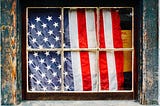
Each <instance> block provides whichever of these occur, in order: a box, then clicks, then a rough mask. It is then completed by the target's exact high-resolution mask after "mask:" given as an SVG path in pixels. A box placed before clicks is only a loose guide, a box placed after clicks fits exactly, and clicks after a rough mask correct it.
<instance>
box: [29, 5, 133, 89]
mask: <svg viewBox="0 0 160 106" xmlns="http://www.w3.org/2000/svg"><path fill="white" fill-rule="evenodd" d="M125 9H126V10H127V9H128V10H129V11H130V14H128V13H127V15H131V17H130V18H131V19H130V20H132V23H133V19H132V18H133V8H114V9H111V8H78V9H75V8H74V9H70V8H27V16H28V20H27V26H28V27H27V29H26V30H27V42H28V43H27V51H26V52H27V60H28V62H27V70H28V71H27V81H28V82H27V91H28V92H55V91H56V92H65V91H70V92H75V91H77V92H83V91H89V92H95V91H96V92H101V91H106V92H108V91H109V92H112V91H117V92H119V91H123V90H129V91H132V90H133V62H134V61H133V60H134V58H133V57H134V47H133V24H131V25H132V26H128V27H129V30H131V32H132V38H131V42H132V45H131V46H128V47H123V45H121V46H120V47H113V45H114V44H113V43H114V42H113V41H112V42H110V41H111V39H113V38H110V39H109V40H108V39H107V40H108V41H107V42H109V43H108V45H110V44H112V45H111V46H108V45H107V46H106V47H105V46H104V45H103V43H104V42H102V40H101V37H102V36H101V35H102V34H101V33H102V32H103V31H102V30H103V28H102V25H101V21H102V18H101V17H102V16H103V15H104V14H109V12H110V11H111V10H112V11H114V12H115V13H116V14H117V11H119V12H121V10H122V12H123V10H125ZM67 11H70V12H68V13H70V15H69V16H70V17H71V19H72V18H73V19H72V20H71V19H70V22H71V25H72V26H71V25H70V24H67V21H68V20H69V19H68V18H66V17H65V16H66V15H68V13H67ZM76 11H80V12H78V13H76ZM86 11H89V12H86ZM102 11H106V12H104V14H103V12H102ZM48 12H49V13H50V14H52V16H49V15H47V14H48ZM85 13H86V14H85ZM36 14H41V15H42V16H44V17H45V18H40V17H42V16H41V15H40V16H39V17H38V16H37V15H36ZM45 14H46V15H45ZM75 14H77V15H75ZM32 15H33V17H34V19H31V18H30V16H32ZM72 15H73V16H72ZM78 15H80V17H81V18H82V19H85V18H86V19H87V16H88V21H89V24H88V26H87V25H86V26H85V27H87V28H88V30H89V31H88V32H84V33H87V34H88V35H87V36H86V35H85V34H81V31H79V32H78V29H76V27H74V26H75V24H76V21H75V22H73V21H74V20H75V19H78V18H75V16H78ZM84 15H86V16H84ZM54 16H55V17H56V18H57V19H58V20H57V19H56V18H53V17H54ZM104 16H106V17H107V15H104ZM33 17H32V18H33ZM51 17H52V18H51ZM108 17H109V16H108ZM39 18H40V19H39ZM30 19H31V20H32V21H34V22H32V21H30ZM52 19H56V21H55V20H54V22H53V23H50V24H51V25H47V27H49V28H48V29H47V31H44V32H43V33H42V32H40V31H38V30H34V31H32V30H33V29H34V27H35V26H36V27H37V26H39V27H40V28H39V29H42V30H43V29H44V28H46V25H45V23H47V22H46V21H51V20H52ZM107 20H108V18H107V19H106V20H105V21H107ZM42 21H43V23H39V22H42ZM88 21H87V22H88ZM108 22H110V21H108ZM33 23H35V26H34V25H33ZM106 23H107V22H106ZM38 24H40V25H38ZM80 24H81V25H80ZM84 24H86V22H84V23H83V22H82V21H81V19H80V20H79V26H80V27H81V30H82V31H84V29H86V28H84V26H83V25H84ZM111 24H112V23H111ZM119 24H120V23H119ZM69 25H70V27H71V28H72V29H71V28H70V27H69ZM103 27H104V26H103ZM105 27H107V26H105ZM67 28H70V29H67ZM109 28H110V27H109ZM73 29H74V30H73ZM31 32H32V33H31ZM63 32H64V33H63ZM75 32H77V33H80V34H81V36H78V34H75ZM68 33H71V34H70V35H72V36H71V37H68V35H69V34H68ZM106 33H107V32H106ZM109 33H111V32H109ZM118 33H119V32H118ZM42 34H43V35H44V36H43V35H42ZM30 35H31V36H30ZM41 35H42V36H41ZM50 35H51V36H50ZM52 35H53V36H52ZM75 35H77V38H75ZM90 35H92V36H90ZM93 35H94V36H93ZM35 36H38V37H37V40H35V39H34V37H35ZM46 36H47V37H48V39H47V37H46ZM85 37H86V39H87V37H90V38H88V39H87V40H91V44H90V46H89V45H88V42H89V41H85V39H84V38H85ZM109 37H111V36H109ZM68 38H70V39H68ZM78 38H79V39H81V41H82V42H81V43H82V45H81V46H80V43H79V44H77V43H78V41H76V40H77V39H78ZM117 39H118V38H117ZM71 40H72V41H71ZM54 41H55V42H54ZM36 42H38V43H40V44H38V45H37V44H35V43H36ZM44 42H45V43H44ZM46 42H47V43H46ZM84 42H85V43H84ZM119 42H122V41H119ZM119 42H118V43H119ZM52 43H54V44H52ZM72 43H74V44H72ZM30 44H31V45H32V46H30ZM123 44H124V43H123ZM42 45H43V46H42ZM124 51H125V52H129V53H130V55H131V56H130V57H129V58H128V59H129V60H131V61H130V62H131V70H130V71H131V76H132V77H131V78H132V80H129V81H132V82H131V83H132V87H131V88H126V89H125V88H124V89H122V88H121V86H122V84H123V82H122V84H120V86H115V84H116V83H117V80H116V79H115V80H113V79H112V78H116V77H115V76H114V75H116V72H115V71H114V70H116V66H114V68H113V64H112V63H113V61H114V63H115V59H114V57H113V56H114V55H117V57H118V58H120V57H121V58H122V56H120V57H119V55H123V52H124ZM36 53H37V54H38V58H37V59H35V60H36V61H39V62H34V65H35V64H37V65H35V66H33V63H32V61H31V60H32V58H36V57H37V55H34V54H36ZM48 54H49V55H48ZM71 54H72V56H73V57H72V58H70V59H68V58H66V57H65V56H68V55H69V56H70V55H71ZM78 55H80V56H82V57H83V56H91V57H90V58H88V57H87V58H84V59H83V58H82V61H84V62H85V61H87V60H86V59H88V63H87V64H89V63H90V64H89V65H91V64H92V65H91V66H90V67H88V65H84V67H86V68H89V69H91V68H93V72H92V73H94V74H90V73H91V71H88V74H90V77H92V75H93V76H94V77H93V79H92V78H89V79H91V80H94V81H92V82H91V80H90V81H88V79H85V78H86V77H84V83H86V85H87V86H88V88H87V87H86V88H84V86H83V85H81V87H80V88H77V90H74V89H73V88H74V86H73V85H77V87H79V86H80V84H82V83H80V82H78V81H82V80H83V79H82V78H81V77H82V76H80V74H82V73H80V72H79V74H78V75H77V76H75V78H77V79H78V77H79V78H81V80H78V81H77V82H76V83H74V84H73V82H71V83H70V84H69V85H70V86H68V85H67V84H68V83H69V82H68V81H70V79H71V78H72V77H73V73H70V74H69V76H70V77H66V76H67V75H68V73H69V72H70V70H69V68H68V69H67V67H69V63H68V62H67V61H69V62H71V61H72V63H73V64H74V65H77V63H78V62H80V61H79V60H78V58H77V56H78ZM103 55H107V57H108V58H110V60H112V62H109V61H108V63H109V64H110V65H109V67H110V70H113V71H114V75H113V72H110V73H109V74H110V75H111V76H112V77H111V78H110V83H112V87H110V88H109V87H106V86H109V85H107V84H106V85H104V84H105V83H104V84H103V83H102V82H100V80H101V78H102V77H103V76H105V75H101V76H100V74H101V73H100V72H101V71H100V70H101V69H100V66H101V65H102V63H100V61H101V60H104V59H103V58H104V57H103ZM47 56H49V57H47ZM101 56H102V57H101ZM30 57H32V58H31V59H30ZM47 58H48V59H50V61H49V60H48V59H47ZM55 58H56V59H55ZM57 58H58V59H57ZM79 59H80V58H79ZM89 59H92V60H89ZM44 60H46V61H47V63H48V64H50V63H54V62H55V60H58V61H56V63H57V67H55V65H53V64H51V65H47V64H45V65H44V66H41V67H42V69H43V70H44V72H46V73H43V72H41V71H40V69H39V66H38V65H39V64H41V63H43V62H44ZM76 60H78V61H76ZM122 60H123V58H122ZM73 61H74V62H73ZM118 61H119V64H121V61H120V60H118ZM115 64H118V63H115ZM30 65H31V66H30ZM74 65H72V66H74ZM79 65H80V64H79ZM65 66H66V67H65ZM70 67H71V66H70ZM84 67H83V68H84ZM102 67H103V66H102ZM117 67H118V66H117ZM121 67H124V66H122V65H121ZM58 69H59V70H58ZM75 69H76V70H79V71H81V70H82V69H81V66H77V67H75ZM35 70H36V71H38V72H39V74H38V78H40V79H43V78H45V77H46V75H45V74H47V75H48V76H47V77H48V78H47V77H46V78H47V79H44V80H41V81H39V80H38V81H37V80H36V79H33V78H34V75H35V74H33V73H34V72H35ZM66 70H67V71H68V72H67V71H66ZM87 70H88V69H87ZM31 71H32V72H31ZM62 73H63V74H62ZM84 73H85V74H86V71H84ZM102 73H105V72H103V71H102ZM106 73H108V72H106ZM32 74H33V75H32ZM57 74H58V76H56V75H57ZM85 74H84V76H85ZM121 74H123V73H122V72H121ZM51 75H53V76H56V77H57V78H55V77H53V76H51ZM86 75H87V74H86ZM105 77H106V76H105ZM63 79H64V80H63ZM31 80H35V82H34V81H31ZM107 80H109V79H107ZM120 80H121V79H120ZM30 81H31V83H30ZM65 81H66V82H65ZM52 83H54V84H53V86H49V85H51V84H52ZM84 83H83V84H84ZM89 83H92V84H90V85H89ZM118 83H119V82H118ZM120 83H121V81H120ZM29 84H30V85H29ZM36 84H37V85H36ZM55 84H56V85H55ZM101 84H102V85H104V87H101V86H100V85H101ZM32 85H33V86H34V85H35V86H38V87H37V88H36V89H35V88H33V87H32ZM44 85H45V86H44ZM71 86H72V87H71ZM91 86H92V87H91Z"/></svg>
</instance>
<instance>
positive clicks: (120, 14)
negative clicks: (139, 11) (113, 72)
mask: <svg viewBox="0 0 160 106" xmlns="http://www.w3.org/2000/svg"><path fill="white" fill-rule="evenodd" d="M99 24H100V28H99V44H100V48H123V45H126V44H127V46H125V48H129V47H132V35H131V33H132V9H131V8H124V9H122V8H121V9H100V19H99ZM122 40H123V41H122ZM126 40H127V41H126ZM125 42H127V43H126V44H123V43H125ZM128 42H129V43H128Z"/></svg>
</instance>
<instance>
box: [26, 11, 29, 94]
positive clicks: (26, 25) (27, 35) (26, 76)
mask: <svg viewBox="0 0 160 106" xmlns="http://www.w3.org/2000/svg"><path fill="white" fill-rule="evenodd" d="M26 68H27V72H26V78H27V92H28V91H29V90H28V8H26Z"/></svg>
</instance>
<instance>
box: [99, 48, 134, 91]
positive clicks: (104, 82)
mask: <svg viewBox="0 0 160 106" xmlns="http://www.w3.org/2000/svg"><path fill="white" fill-rule="evenodd" d="M131 55H132V52H123V51H116V52H100V53H99V68H100V87H101V90H110V91H112V90H126V89H127V90H128V89H130V90H131V87H132V56H131Z"/></svg>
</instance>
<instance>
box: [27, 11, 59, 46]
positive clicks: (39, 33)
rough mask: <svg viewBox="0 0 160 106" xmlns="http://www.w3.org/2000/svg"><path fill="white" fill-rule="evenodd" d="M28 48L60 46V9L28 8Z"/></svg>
mask: <svg viewBox="0 0 160 106" xmlns="http://www.w3.org/2000/svg"><path fill="white" fill-rule="evenodd" d="M29 10H30V11H29V13H28V46H29V48H38V49H42V48H60V47H61V33H60V31H61V18H60V17H61V9H34V8H33V9H29Z"/></svg>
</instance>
